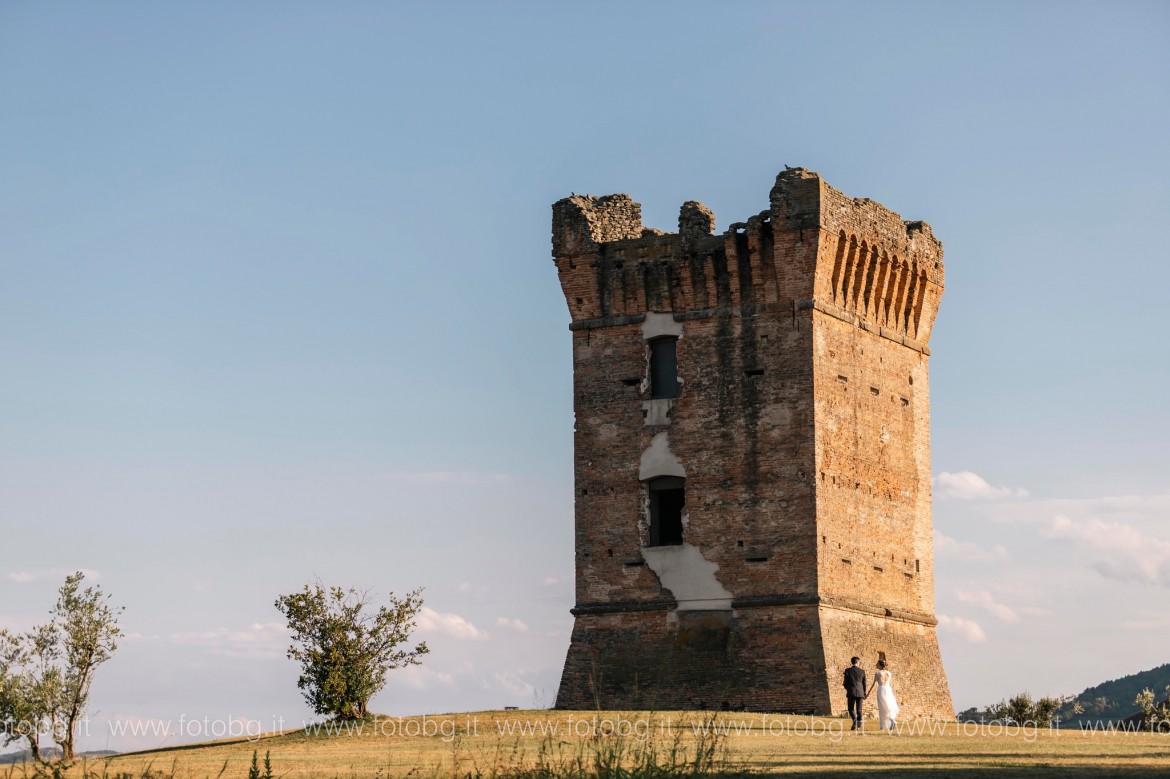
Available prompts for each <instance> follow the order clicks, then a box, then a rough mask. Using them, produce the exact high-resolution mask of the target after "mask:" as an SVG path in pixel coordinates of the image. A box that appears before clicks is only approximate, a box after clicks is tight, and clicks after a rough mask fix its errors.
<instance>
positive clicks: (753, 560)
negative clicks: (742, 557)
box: [746, 557, 768, 563]
mask: <svg viewBox="0 0 1170 779" xmlns="http://www.w3.org/2000/svg"><path fill="white" fill-rule="evenodd" d="M746 559H747V562H749V563H766V562H768V558H767V557H748V558H746Z"/></svg>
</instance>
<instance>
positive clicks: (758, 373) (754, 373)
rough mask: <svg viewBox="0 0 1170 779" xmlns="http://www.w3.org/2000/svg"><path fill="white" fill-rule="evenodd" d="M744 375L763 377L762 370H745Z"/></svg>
mask: <svg viewBox="0 0 1170 779" xmlns="http://www.w3.org/2000/svg"><path fill="white" fill-rule="evenodd" d="M744 374H745V375H747V376H763V375H764V369H763V368H745V369H744Z"/></svg>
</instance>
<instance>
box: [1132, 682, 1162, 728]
mask: <svg viewBox="0 0 1170 779" xmlns="http://www.w3.org/2000/svg"><path fill="white" fill-rule="evenodd" d="M1162 696H1163V697H1162V702H1161V703H1159V702H1158V698H1157V697H1156V696H1155V695H1154V691H1153V690H1151V689H1149V688H1146V689H1144V690H1142V691H1141V692H1140V693H1138V696H1137V697H1136V698H1134V700H1133V703H1134V705H1135V706H1137V707H1138V710H1139V711H1140V712H1141V719H1142V725H1143V726H1144V727H1146V728H1148V729H1149V730H1151V731H1154V732H1158V733H1168V732H1170V685H1166V689H1165V690H1163V692H1162Z"/></svg>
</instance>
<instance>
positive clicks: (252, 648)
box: [170, 622, 290, 660]
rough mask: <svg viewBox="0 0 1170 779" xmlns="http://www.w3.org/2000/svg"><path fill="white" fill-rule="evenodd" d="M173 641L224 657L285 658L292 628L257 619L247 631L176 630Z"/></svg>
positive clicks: (226, 629) (219, 629)
mask: <svg viewBox="0 0 1170 779" xmlns="http://www.w3.org/2000/svg"><path fill="white" fill-rule="evenodd" d="M170 639H171V641H172V642H174V643H176V644H181V645H184V646H194V647H199V648H201V649H204V650H206V651H207V652H208V653H210V654H213V655H219V656H221V657H240V658H249V659H257V660H269V659H273V658H277V657H283V656H284V655H285V652H286V651H287V650H288V645H289V640H290V639H289V633H288V628H287V627H285V626H284V625H282V624H280V623H279V622H265V623H260V622H255V623H253V624H251V625H249V626H248V627H247V628H245V629H244V630H232V629H230V628H225V627H221V628H214V629H212V630H202V631H192V632H187V633H172V634H171V635H170Z"/></svg>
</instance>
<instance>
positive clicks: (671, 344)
mask: <svg viewBox="0 0 1170 779" xmlns="http://www.w3.org/2000/svg"><path fill="white" fill-rule="evenodd" d="M677 345H678V339H677V338H674V337H673V336H667V337H665V338H655V339H654V340H653V341H651V342H650V397H651V398H655V399H657V398H677V397H678V390H679V386H678V357H677V349H676V347H677Z"/></svg>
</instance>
